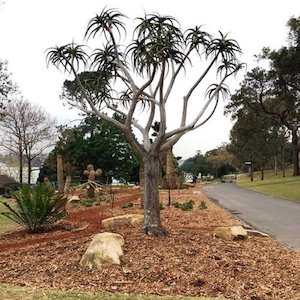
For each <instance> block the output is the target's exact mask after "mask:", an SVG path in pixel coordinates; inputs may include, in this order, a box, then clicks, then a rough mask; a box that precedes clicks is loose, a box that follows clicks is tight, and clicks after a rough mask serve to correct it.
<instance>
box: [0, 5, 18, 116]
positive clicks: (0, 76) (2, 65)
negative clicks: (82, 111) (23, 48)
mask: <svg viewBox="0 0 300 300" xmlns="http://www.w3.org/2000/svg"><path fill="white" fill-rule="evenodd" d="M0 4H1V3H0ZM16 91H17V87H16V85H15V84H14V83H13V82H12V81H11V79H10V73H8V70H7V62H6V61H3V60H1V59H0V118H1V117H2V116H3V110H4V109H5V103H7V102H9V95H10V94H12V93H15V92H16Z"/></svg>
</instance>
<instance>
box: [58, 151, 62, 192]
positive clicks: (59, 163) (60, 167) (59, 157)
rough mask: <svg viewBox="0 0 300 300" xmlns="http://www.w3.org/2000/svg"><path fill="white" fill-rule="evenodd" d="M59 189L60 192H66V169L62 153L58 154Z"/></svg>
mask: <svg viewBox="0 0 300 300" xmlns="http://www.w3.org/2000/svg"><path fill="white" fill-rule="evenodd" d="M57 191H58V193H59V194H63V193H64V169H63V159H62V156H61V155H58V156H57Z"/></svg>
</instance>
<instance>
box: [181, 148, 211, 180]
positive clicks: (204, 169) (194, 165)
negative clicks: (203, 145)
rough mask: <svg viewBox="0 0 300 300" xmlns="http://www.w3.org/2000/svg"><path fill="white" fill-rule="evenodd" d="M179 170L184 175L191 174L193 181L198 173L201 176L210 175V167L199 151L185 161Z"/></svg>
mask: <svg viewBox="0 0 300 300" xmlns="http://www.w3.org/2000/svg"><path fill="white" fill-rule="evenodd" d="M180 169H181V170H182V171H184V172H186V173H192V174H193V181H195V180H196V179H197V177H198V175H199V173H201V175H207V174H209V173H210V166H209V164H208V162H207V161H206V157H205V156H204V155H203V154H201V151H197V153H196V154H195V155H194V156H193V157H190V158H188V159H186V160H185V161H184V163H183V164H182V165H181V167H180Z"/></svg>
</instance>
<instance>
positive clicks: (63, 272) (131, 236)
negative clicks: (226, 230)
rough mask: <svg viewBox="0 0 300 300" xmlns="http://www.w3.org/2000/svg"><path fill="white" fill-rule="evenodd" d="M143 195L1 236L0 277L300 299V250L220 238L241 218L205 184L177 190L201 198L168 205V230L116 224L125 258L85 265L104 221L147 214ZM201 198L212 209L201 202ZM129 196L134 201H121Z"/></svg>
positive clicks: (67, 286) (96, 287)
mask: <svg viewBox="0 0 300 300" xmlns="http://www.w3.org/2000/svg"><path fill="white" fill-rule="evenodd" d="M118 195H119V198H118ZM125 195H126V197H124V196H125ZM138 197H139V196H138V193H137V190H134V189H132V190H131V191H129V190H127V191H120V192H119V194H117V195H116V202H115V207H114V208H113V209H112V208H111V206H110V205H105V206H95V207H89V208H78V207H70V213H69V216H68V217H67V218H66V219H65V221H63V222H61V223H60V224H58V225H57V226H56V227H55V226H54V227H53V228H52V230H51V231H49V232H41V233H38V234H34V235H32V234H31V235H30V234H28V233H26V232H25V231H24V230H18V231H15V232H10V233H6V234H2V235H0V253H1V255H0V282H2V283H9V284H17V285H21V286H34V287H43V288H55V289H61V290H73V291H92V292H96V291H110V292H120V293H135V294H156V295H182V296H184V295H186V296H211V297H224V298H228V299H234V300H235V299H245V300H246V299H250V300H263V299H272V300H274V299H275V300H276V299H278V300H279V299H282V300H284V299H286V300H300V252H297V251H295V250H292V249H289V248H287V247H286V246H284V245H283V244H280V243H279V242H278V241H275V240H273V239H271V238H263V237H249V238H248V239H247V240H241V241H223V240H221V239H218V238H217V237H215V236H214V234H213V230H214V229H215V228H216V227H218V226H232V225H239V224H241V221H239V220H238V219H236V218H235V217H233V216H232V215H231V214H229V213H228V212H226V211H224V210H223V209H221V208H220V207H218V206H217V205H216V204H214V203H213V202H212V201H210V200H209V199H208V198H207V197H205V196H204V195H203V194H202V193H201V190H200V187H195V188H190V189H188V190H180V191H172V193H171V199H172V201H173V202H175V201H178V202H183V201H188V200H193V201H194V202H195V205H194V209H193V210H192V211H182V210H180V209H177V208H174V207H166V206H164V207H165V208H164V209H163V210H162V211H161V216H162V221H163V224H164V226H165V227H166V228H167V229H168V231H169V233H170V234H169V235H168V236H167V237H165V238H155V237H149V236H145V235H144V234H142V233H141V229H140V228H138V227H131V228H128V227H127V228H125V227H124V228H119V229H115V230H114V232H117V233H120V234H121V235H123V236H124V238H125V245H124V246H123V251H124V255H123V257H122V263H121V265H120V266H111V267H107V268H104V269H102V270H86V269H83V268H81V267H80V266H79V261H80V259H81V257H82V255H83V253H84V252H85V250H86V248H87V246H88V245H89V243H90V241H91V239H92V236H93V235H94V234H95V233H98V232H103V231H104V230H103V229H102V228H101V226H100V224H101V220H102V219H103V218H105V217H109V216H113V215H120V214H127V213H142V211H141V210H140V209H139V208H138V206H139V200H138ZM161 201H162V202H163V203H164V204H166V203H167V201H168V193H167V191H161ZM201 201H205V204H206V205H207V209H203V210H201V209H200V208H199V206H200V203H201ZM129 202H132V203H133V204H134V206H133V207H131V208H126V209H124V208H121V205H122V204H125V203H129Z"/></svg>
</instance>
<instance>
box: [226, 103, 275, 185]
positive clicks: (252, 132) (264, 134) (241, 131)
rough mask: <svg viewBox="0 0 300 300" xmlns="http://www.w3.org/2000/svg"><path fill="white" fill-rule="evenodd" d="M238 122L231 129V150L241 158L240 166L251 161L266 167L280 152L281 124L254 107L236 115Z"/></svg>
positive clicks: (256, 165)
mask: <svg viewBox="0 0 300 300" xmlns="http://www.w3.org/2000/svg"><path fill="white" fill-rule="evenodd" d="M236 118H237V120H236V123H235V124H234V125H233V127H232V129H231V131H230V141H231V144H230V147H229V149H230V151H231V152H232V153H233V154H234V156H235V157H236V158H237V159H238V160H239V168H240V169H244V168H245V165H244V164H245V162H246V161H251V162H252V167H255V168H259V169H260V170H261V179H262V180H263V179H264V169H265V166H267V164H268V163H270V162H271V160H272V161H273V160H274V158H275V157H277V156H278V155H279V153H280V145H281V141H280V131H279V129H280V126H279V124H278V122H276V120H272V119H268V118H267V119H266V118H264V117H261V116H258V115H257V114H255V112H254V111H253V110H252V109H249V108H248V109H246V108H245V109H243V110H240V111H239V112H238V114H237V115H236Z"/></svg>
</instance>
